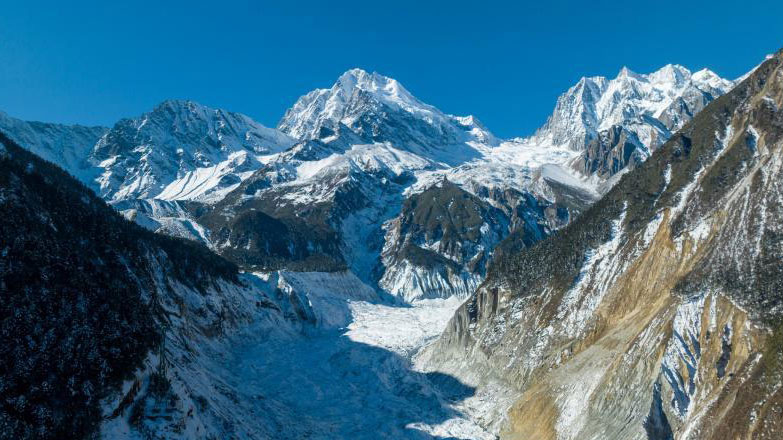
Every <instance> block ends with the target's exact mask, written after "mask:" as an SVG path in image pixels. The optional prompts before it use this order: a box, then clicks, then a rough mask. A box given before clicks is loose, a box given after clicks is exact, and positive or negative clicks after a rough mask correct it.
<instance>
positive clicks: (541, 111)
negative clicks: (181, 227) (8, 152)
mask: <svg viewBox="0 0 783 440" xmlns="http://www.w3.org/2000/svg"><path fill="white" fill-rule="evenodd" d="M781 17H783V1H780V0H777V1H768V2H754V1H744V2H732V1H725V0H713V1H709V2H707V1H704V2H702V1H687V0H678V1H668V0H660V1H654V2H644V1H616V2H600V1H554V0H550V1H547V0H544V1H536V2H524V1H514V2H511V1H509V2H495V1H490V0H482V1H471V2H459V1H427V0H415V1H408V0H396V1H377V0H365V1H359V2H352V1H301V2H296V1H290V0H289V1H286V0H277V1H274V2H261V1H235V0H220V1H215V0H212V1H208V2H202V1H198V0H191V1H187V2H180V1H165V0H159V1H145V0H137V1H132V2H125V1H113V0H105V1H101V2H80V1H68V2H66V1H50V2H39V1H35V0H24V1H22V0H17V1H12V0H3V1H2V13H0V110H3V111H5V112H7V113H9V114H11V115H12V116H16V117H20V118H23V119H31V120H43V121H53V122H66V123H82V124H103V125H110V124H113V123H114V122H115V121H116V120H117V119H119V118H121V117H126V116H136V115H138V114H140V113H142V112H144V111H146V110H149V109H151V108H152V107H153V106H154V105H155V104H156V103H158V102H160V101H162V100H164V99H167V98H188V99H193V100H196V101H199V102H201V103H203V104H206V105H209V106H213V107H220V108H225V109H227V110H232V111H238V112H242V113H245V114H247V115H249V116H251V117H253V118H255V119H257V120H258V121H259V122H261V123H263V124H265V125H268V126H274V125H275V124H276V123H277V121H278V120H279V118H280V117H281V116H282V115H283V113H284V112H285V110H286V109H287V108H288V107H289V106H290V105H292V104H293V103H294V101H295V100H296V99H297V98H298V97H299V96H300V95H302V94H304V93H306V92H308V91H309V90H312V89H314V88H318V87H329V86H331V84H332V83H333V82H334V80H335V79H336V78H337V77H338V76H339V75H340V74H341V73H342V72H343V71H345V70H348V69H349V68H352V67H361V68H363V69H365V70H369V71H377V72H379V73H382V74H385V75H387V76H391V77H393V78H396V79H397V80H399V81H400V82H401V83H402V84H403V85H405V86H406V87H407V88H408V89H409V90H410V91H411V92H412V93H413V94H414V95H416V96H417V97H419V98H420V99H421V100H423V101H425V102H427V103H429V104H432V105H435V106H436V107H438V108H440V109H441V110H443V111H445V112H447V113H453V114H460V115H464V114H474V115H476V116H478V117H479V119H481V120H482V121H484V123H485V124H486V125H487V126H488V127H489V128H490V129H491V130H492V131H494V132H495V133H496V134H497V135H500V136H503V137H511V136H521V135H527V134H530V132H532V131H533V130H534V129H535V128H536V127H538V126H540V125H541V124H542V123H543V122H544V121H545V119H546V117H547V115H548V114H549V113H550V112H551V110H552V107H553V106H554V103H555V99H556V97H557V96H558V95H559V94H560V93H562V92H563V91H564V90H566V89H567V88H568V87H570V86H571V85H572V84H573V83H575V82H576V81H577V80H578V79H579V78H580V77H581V76H585V75H605V76H614V75H616V73H617V72H618V71H619V70H620V68H621V67H622V66H623V65H627V66H628V67H629V68H631V70H634V71H637V72H641V73H645V72H648V71H651V70H654V69H656V68H657V67H660V66H662V65H664V64H666V63H678V64H682V65H684V66H686V67H688V68H690V69H692V70H697V69H700V68H702V67H709V68H710V69H712V70H714V71H715V72H717V73H718V74H720V75H722V76H724V77H728V78H735V77H737V76H739V75H741V74H743V73H745V72H746V71H747V70H749V69H750V68H752V67H753V66H755V65H756V64H758V63H759V62H760V61H761V60H762V59H763V57H764V55H765V54H767V53H771V52H774V51H775V50H777V49H778V48H780V47H781V46H783V25H781V23H783V18H781Z"/></svg>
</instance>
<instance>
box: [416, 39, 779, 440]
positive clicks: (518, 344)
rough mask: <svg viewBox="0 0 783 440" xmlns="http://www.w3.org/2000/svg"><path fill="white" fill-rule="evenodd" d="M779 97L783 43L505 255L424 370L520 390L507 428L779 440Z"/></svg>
mask: <svg viewBox="0 0 783 440" xmlns="http://www.w3.org/2000/svg"><path fill="white" fill-rule="evenodd" d="M781 105H783V51H782V52H778V53H777V54H776V55H775V56H774V57H773V58H771V59H769V60H767V61H766V62H765V63H764V64H762V65H761V66H760V67H759V68H758V69H756V70H755V71H754V72H753V73H752V74H751V75H750V76H749V77H748V78H746V79H745V80H744V81H743V82H742V83H741V84H740V85H739V86H737V87H736V88H735V89H733V90H732V91H731V92H730V93H729V94H727V95H725V96H722V97H720V98H718V99H716V100H715V101H714V102H712V103H711V104H709V105H708V106H707V107H706V108H705V109H704V110H703V111H702V112H700V113H699V114H698V115H696V116H695V117H694V119H693V120H692V121H691V122H689V123H687V124H686V125H685V126H684V127H683V129H682V130H681V131H679V132H678V133H676V134H675V135H674V136H672V137H671V139H670V140H669V141H668V142H666V143H665V144H664V145H663V146H661V147H660V148H659V149H658V151H656V152H655V154H653V155H652V157H651V158H650V159H648V160H647V161H646V162H645V163H644V164H642V165H641V166H639V167H638V168H637V169H635V170H634V171H632V172H630V173H628V174H626V175H625V176H623V177H622V179H621V180H620V182H619V183H618V184H617V185H615V186H614V187H613V189H612V190H611V191H609V193H608V194H607V195H606V196H605V197H603V198H602V199H601V200H600V201H599V202H597V203H596V204H595V205H593V206H592V207H591V208H590V209H589V210H587V211H586V212H585V213H584V214H582V216H581V217H580V218H579V219H577V220H576V221H575V222H573V223H571V224H570V225H569V226H567V227H566V228H564V229H562V230H561V231H559V232H558V233H557V234H555V235H554V236H552V237H550V238H548V239H545V240H543V241H541V242H539V243H538V244H537V245H534V246H533V247H531V248H529V249H528V250H526V251H523V252H518V253H513V254H506V255H504V256H503V258H501V259H499V260H498V261H497V262H496V264H494V265H493V266H492V267H491V269H490V273H489V275H488V278H487V281H486V282H485V283H484V284H482V286H481V287H480V288H479V289H478V290H477V291H476V293H475V294H474V295H473V296H472V297H471V298H470V299H469V300H468V301H467V302H466V303H465V304H464V305H463V306H461V307H460V309H459V310H458V312H457V313H456V314H455V316H454V317H453V318H452V320H451V322H450V324H449V326H448V328H447V330H446V331H445V332H444V334H443V335H442V337H441V338H440V339H439V340H438V342H437V343H436V344H434V345H433V346H431V347H430V348H428V350H427V352H426V353H425V354H423V355H422V356H421V357H420V358H419V360H418V362H419V363H420V364H421V365H424V366H427V367H428V368H431V369H435V370H437V371H442V372H448V373H450V374H454V375H456V376H457V377H459V378H460V379H461V380H463V381H465V382H466V383H468V384H470V385H473V386H480V387H485V386H492V387H500V388H501V389H505V390H506V392H508V393H509V394H511V395H515V396H516V399H515V403H514V404H513V405H511V406H510V407H509V406H504V405H503V404H500V405H498V406H496V407H495V408H493V409H492V410H491V411H493V412H494V414H498V415H501V416H502V415H503V414H505V415H506V416H507V419H505V420H506V423H505V425H504V428H505V429H504V431H503V436H504V437H507V438H520V439H527V438H541V439H547V438H552V439H555V438H557V439H591V438H595V439H599V438H600V439H615V438H616V439H631V438H649V439H675V438H676V439H696V438H698V439H707V438H715V439H723V438H776V437H779V436H780V435H781V432H783V424H782V423H781V420H783V419H781V418H780V417H779V414H780V412H781V411H782V410H783V395H781V389H782V386H781V379H783V359H781V348H780V339H781V337H780V334H781V328H783V326H782V324H781V323H782V322H783V321H782V316H783V297H781V291H783V290H781V287H782V286H783V267H781V265H780V261H782V259H783V242H782V241H781V237H782V236H781V231H782V230H783V211H781V205H780V201H781V195H782V194H783V186H782V183H783V178H782V177H783V176H781V173H782V172H783V165H782V164H783V113H782V112H781ZM493 421H494V422H495V423H497V421H498V419H495V420H493ZM495 427H496V429H498V427H499V425H498V424H496V425H495Z"/></svg>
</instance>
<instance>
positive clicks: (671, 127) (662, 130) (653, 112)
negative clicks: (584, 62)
mask: <svg viewBox="0 0 783 440" xmlns="http://www.w3.org/2000/svg"><path fill="white" fill-rule="evenodd" d="M734 84H735V82H734V81H729V80H725V79H722V78H720V77H719V76H717V75H716V74H715V73H713V72H712V71H710V70H708V69H703V70H700V71H698V72H696V73H693V74H692V73H691V72H690V71H689V70H688V69H686V68H684V67H682V66H679V65H673V64H669V65H666V66H664V67H663V68H661V69H660V70H657V71H655V72H653V73H650V74H646V75H644V74H637V73H635V72H632V71H631V70H629V69H628V68H626V67H624V68H623V69H622V70H620V73H619V74H618V75H617V77H616V78H614V79H611V80H609V79H607V78H605V77H600V76H599V77H584V78H582V79H581V80H580V81H579V82H578V83H577V84H576V85H575V86H573V87H572V88H570V89H569V90H568V91H567V92H566V93H565V94H563V95H562V96H560V97H559V98H558V100H557V105H556V107H555V110H554V112H553V113H552V115H551V116H550V117H549V119H548V120H547V122H546V124H545V125H544V126H543V127H541V128H540V129H539V130H538V131H537V132H536V134H535V135H534V136H533V137H532V138H530V139H529V141H530V142H532V143H534V144H536V145H554V146H561V147H568V148H571V149H574V150H577V151H579V150H581V149H582V148H584V147H585V146H586V145H587V143H589V142H590V141H591V140H593V139H595V138H597V137H598V134H599V133H600V132H602V131H605V130H607V129H609V128H611V127H613V126H618V125H619V126H623V127H625V128H627V129H629V130H630V131H632V132H634V133H635V134H636V135H637V137H638V138H639V139H640V140H641V142H642V144H643V145H645V146H646V147H648V148H649V149H650V150H654V149H655V148H657V147H658V146H659V145H661V144H663V142H665V141H666V139H668V137H669V136H671V133H673V132H674V131H676V129H678V128H680V127H681V126H682V125H683V124H684V123H685V122H687V121H688V120H690V118H692V117H693V115H694V114H695V113H696V112H698V111H699V110H701V109H702V108H703V107H704V106H705V105H706V104H707V103H708V102H709V101H711V100H712V99H714V98H717V97H718V96H720V95H722V94H724V93H726V92H728V91H729V90H730V89H731V88H732V87H733V86H734Z"/></svg>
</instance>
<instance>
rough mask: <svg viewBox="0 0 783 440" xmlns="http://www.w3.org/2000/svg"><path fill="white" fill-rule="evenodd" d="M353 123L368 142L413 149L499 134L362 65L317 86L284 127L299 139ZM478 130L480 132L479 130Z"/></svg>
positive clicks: (282, 122) (288, 115) (293, 109)
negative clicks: (424, 99)
mask: <svg viewBox="0 0 783 440" xmlns="http://www.w3.org/2000/svg"><path fill="white" fill-rule="evenodd" d="M341 125H342V126H345V127H348V128H349V129H350V130H351V131H353V132H354V134H356V135H359V136H360V137H361V138H363V139H365V141H366V142H368V143H372V142H391V143H393V144H395V145H397V146H399V147H402V148H408V147H411V146H416V147H432V146H445V145H451V144H455V143H461V142H464V141H467V140H471V139H473V140H475V139H480V141H481V142H487V141H492V142H495V141H496V138H495V137H494V136H492V135H491V133H489V132H488V131H487V130H486V128H485V127H483V126H481V127H479V126H477V125H474V124H473V119H465V118H457V117H455V116H450V115H447V114H445V113H443V112H441V111H440V110H438V109H437V108H435V107H433V106H431V105H429V104H426V103H424V102H422V101H420V100H419V99H417V98H416V97H415V96H413V94H411V93H410V92H409V91H408V90H407V89H406V88H405V87H404V86H403V85H402V84H400V82H399V81H397V80H395V79H393V78H390V77H387V76H384V75H381V74H379V73H376V72H373V73H369V72H367V71H365V70H362V69H358V68H355V69H351V70H348V71H347V72H345V73H343V74H342V75H340V77H339V78H338V79H337V81H336V82H335V83H334V84H333V85H332V87H330V88H328V89H315V90H313V91H311V92H310V93H307V94H306V95H304V96H302V97H301V98H299V100H297V102H296V103H295V104H294V105H293V107H291V108H290V109H288V111H286V113H285V115H284V116H283V118H282V119H281V120H280V122H279V123H278V129H279V130H280V131H282V132H284V133H286V134H288V135H289V136H292V137H294V138H297V139H302V140H306V139H318V138H319V137H320V136H321V134H322V133H324V132H325V131H324V128H326V129H327V130H326V132H334V131H336V128H337V127H340V126H341ZM475 130H478V131H475Z"/></svg>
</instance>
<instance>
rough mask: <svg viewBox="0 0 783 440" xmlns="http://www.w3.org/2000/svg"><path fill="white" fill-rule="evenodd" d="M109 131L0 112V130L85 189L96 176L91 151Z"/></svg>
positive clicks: (96, 171)
mask: <svg viewBox="0 0 783 440" xmlns="http://www.w3.org/2000/svg"><path fill="white" fill-rule="evenodd" d="M108 130H109V129H108V128H105V127H84V126H81V125H64V124H52V123H47V122H28V121H23V120H21V119H16V118H13V117H11V116H8V115H7V114H5V113H3V112H1V111H0V131H2V132H3V133H5V134H6V135H7V136H9V137H10V138H11V139H13V140H14V141H16V142H18V143H19V144H20V145H24V147H25V148H28V149H29V150H30V151H32V152H33V153H35V154H37V155H38V156H40V157H42V158H44V159H46V160H48V161H49V162H52V163H54V164H57V165H58V166H60V167H62V168H63V169H65V170H66V171H68V172H69V173H71V174H72V175H73V176H74V177H76V178H77V179H79V180H80V181H81V182H82V183H85V184H88V186H89V183H90V182H91V181H92V180H93V179H95V178H96V177H97V176H98V173H99V171H98V170H97V169H95V168H94V167H92V166H91V165H90V164H89V162H88V158H89V156H90V152H91V151H92V148H93V147H94V146H95V143H96V142H97V141H98V139H100V138H101V136H103V135H104V134H105V133H106V132H107V131H108Z"/></svg>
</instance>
